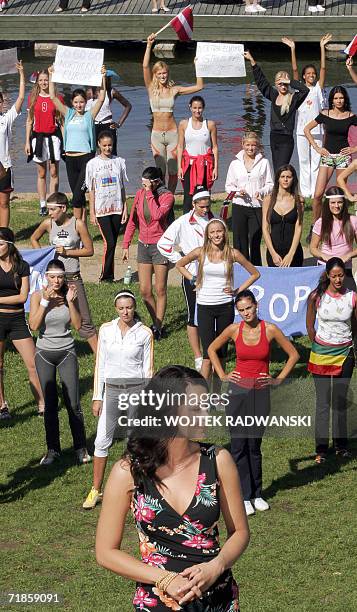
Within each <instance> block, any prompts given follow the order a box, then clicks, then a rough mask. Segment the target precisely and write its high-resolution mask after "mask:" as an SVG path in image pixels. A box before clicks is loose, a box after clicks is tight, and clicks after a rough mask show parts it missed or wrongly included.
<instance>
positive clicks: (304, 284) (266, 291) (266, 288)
mask: <svg viewBox="0 0 357 612" xmlns="http://www.w3.org/2000/svg"><path fill="white" fill-rule="evenodd" d="M257 268H258V270H259V272H260V275H261V276H260V279H259V280H258V281H257V282H256V283H255V284H254V285H252V286H251V287H249V289H251V290H252V291H253V293H254V295H255V297H256V298H257V300H258V302H259V318H260V319H264V320H265V321H269V322H271V323H275V324H276V325H277V326H278V327H280V329H281V330H282V331H283V333H284V334H285V336H292V335H294V334H296V335H298V334H303V335H305V334H306V333H307V331H306V305H307V298H308V296H309V294H310V293H311V291H312V290H313V289H315V287H316V286H317V284H318V281H319V278H320V276H321V274H322V273H323V271H324V269H325V267H324V266H307V267H306V268H265V267H259V266H258V267H257ZM247 277H248V274H247V272H246V270H245V269H244V268H242V266H240V265H239V264H234V287H235V288H237V287H239V286H240V285H241V284H242V283H243V282H244V281H245V280H246V279H247ZM240 320H241V319H240V317H239V315H238V313H236V318H235V322H236V323H238V322H239V321H240Z"/></svg>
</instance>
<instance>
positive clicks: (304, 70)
mask: <svg viewBox="0 0 357 612" xmlns="http://www.w3.org/2000/svg"><path fill="white" fill-rule="evenodd" d="M308 68H312V69H313V70H314V71H315V74H316V76H317V69H316V66H315V65H314V64H306V65H305V66H304V67H303V69H302V70H301V78H302V80H303V81H305V73H306V70H308Z"/></svg>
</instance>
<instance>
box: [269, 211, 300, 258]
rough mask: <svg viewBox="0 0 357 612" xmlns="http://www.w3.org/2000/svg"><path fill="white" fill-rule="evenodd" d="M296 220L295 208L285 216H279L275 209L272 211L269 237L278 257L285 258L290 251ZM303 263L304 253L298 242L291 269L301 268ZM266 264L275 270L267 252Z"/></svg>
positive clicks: (296, 212)
mask: <svg viewBox="0 0 357 612" xmlns="http://www.w3.org/2000/svg"><path fill="white" fill-rule="evenodd" d="M297 219H298V211H297V207H296V206H295V207H294V208H293V209H292V210H290V212H288V213H287V214H286V215H279V213H277V212H276V210H275V209H273V210H272V213H271V218H270V236H271V241H272V243H273V247H274V250H275V251H276V252H277V253H278V255H280V257H282V258H283V257H285V255H287V254H288V253H289V251H290V247H291V243H292V241H293V238H294V232H295V224H296V221H297ZM303 262H304V253H303V250H302V246H301V243H300V242H299V244H298V247H297V249H296V251H295V254H294V258H293V260H292V262H291V267H292V268H294V267H295V268H301V266H302V265H303ZM267 263H268V266H269V268H275V267H276V266H275V264H274V262H273V259H272V256H271V255H270V253H269V251H268V250H267Z"/></svg>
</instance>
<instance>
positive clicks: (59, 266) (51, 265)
mask: <svg viewBox="0 0 357 612" xmlns="http://www.w3.org/2000/svg"><path fill="white" fill-rule="evenodd" d="M51 270H63V273H64V274H65V273H66V271H65V267H64V263H63V261H61V260H60V259H51V261H49V262H48V264H47V268H46V272H51ZM67 291H68V285H67V283H66V281H64V283H63V285H62V287H61V289H60V290H59V293H60V294H61V295H62V296H63V297H64V299H65V302H67V299H66V295H67Z"/></svg>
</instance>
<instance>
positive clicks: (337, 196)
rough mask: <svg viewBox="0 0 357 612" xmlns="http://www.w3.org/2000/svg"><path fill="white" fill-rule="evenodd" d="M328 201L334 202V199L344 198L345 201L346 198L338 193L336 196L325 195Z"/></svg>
mask: <svg viewBox="0 0 357 612" xmlns="http://www.w3.org/2000/svg"><path fill="white" fill-rule="evenodd" d="M325 198H326V200H332V198H343V199H345V198H346V196H344V195H341V194H340V193H337V194H336V195H328V196H327V195H325Z"/></svg>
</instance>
